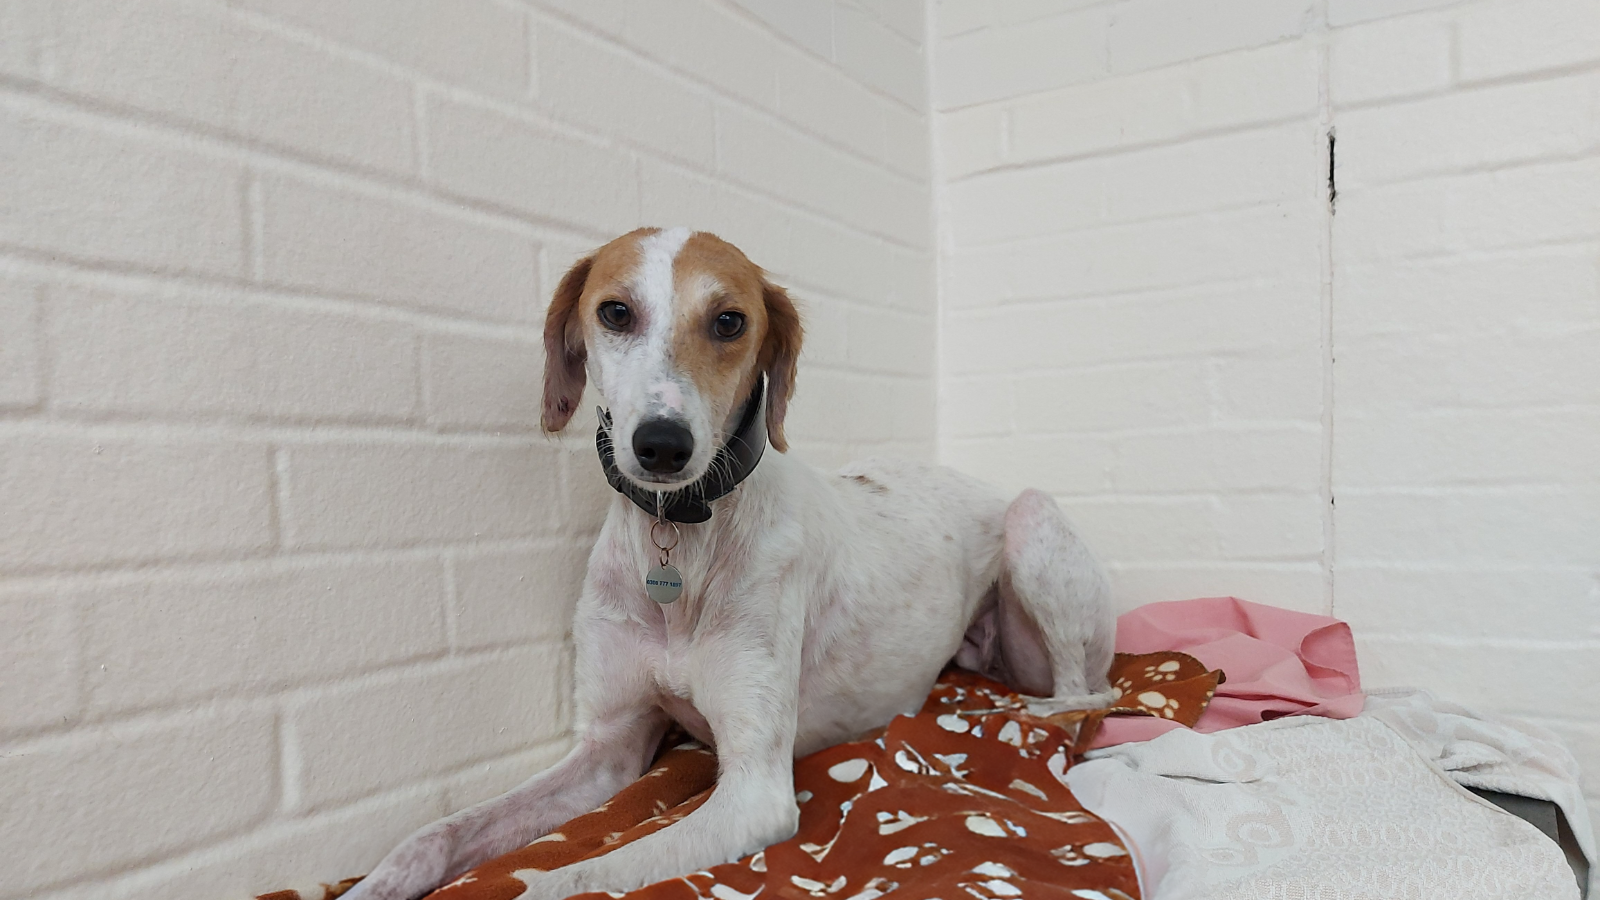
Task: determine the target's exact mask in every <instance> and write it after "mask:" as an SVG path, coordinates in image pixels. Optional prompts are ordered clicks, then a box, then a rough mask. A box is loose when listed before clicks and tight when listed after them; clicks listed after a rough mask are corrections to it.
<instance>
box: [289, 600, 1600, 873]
mask: <svg viewBox="0 0 1600 900" xmlns="http://www.w3.org/2000/svg"><path fill="white" fill-rule="evenodd" d="M1117 650H1118V653H1117V656H1116V661H1115V663H1114V665H1113V668H1112V672H1111V677H1112V682H1113V685H1114V687H1115V688H1116V691H1117V693H1118V697H1119V699H1118V700H1117V701H1116V702H1115V703H1114V704H1113V708H1112V709H1110V710H1101V711H1095V712H1089V713H1066V714H1061V715H1057V716H1050V717H1047V718H1039V717H1035V716H1033V715H1031V714H1029V713H1028V712H1027V710H1026V706H1025V700H1024V698H1022V697H1020V696H1018V695H1016V694H1015V693H1012V692H1010V691H1009V690H1008V689H1006V688H1005V687H1003V686H1001V685H999V684H996V683H994V682H992V681H988V680H986V679H984V678H982V677H980V676H978V675H975V674H972V673H970V672H964V671H961V670H959V669H951V670H949V671H947V672H946V673H945V674H944V676H943V677H941V678H940V680H939V682H938V683H937V684H936V685H935V688H934V690H933V692H932V694H931V695H930V696H929V698H928V700H927V703H926V704H925V705H924V707H923V709H922V710H921V712H920V713H918V714H917V715H915V716H902V717H899V718H896V719H895V720H894V721H893V722H891V723H890V724H889V725H888V727H887V728H886V729H884V730H882V732H881V733H876V734H872V735H868V736H866V737H864V738H863V739H861V740H859V741H855V742H852V743H847V744H841V745H839V746H836V747H831V748H829V749H827V750H823V751H820V752H818V753H815V754H812V755H811V756H808V757H806V758H804V759H802V760H799V761H797V762H796V764H795V789H796V791H797V799H798V800H799V801H800V830H799V833H798V834H797V835H796V836H795V837H794V838H793V839H791V840H789V841H785V842H783V843H781V844H776V845H774V846H772V847H768V848H767V849H766V850H764V851H762V852H759V853H756V854H754V855H753V856H750V857H747V858H745V859H742V860H739V861H737V862H734V863H729V864H727V865H723V866H716V867H714V868H712V869H709V870H706V871H703V872H697V873H694V874H692V875H689V876H686V877H683V878H678V879H672V880H669V881H664V882H659V883H657V884H653V885H649V886H647V887H644V888H641V889H639V890H636V891H633V892H630V893H628V894H625V895H618V894H612V895H610V896H612V897H627V898H631V900H680V898H681V900H691V898H714V900H752V898H754V897H757V896H771V897H784V898H811V897H815V898H827V900H876V898H878V897H882V896H884V895H886V894H890V893H894V894H896V895H897V896H900V897H905V898H907V900H927V898H942V900H957V898H960V900H967V898H974V900H1009V898H1016V897H1029V898H1032V897H1039V898H1049V897H1062V898H1082V900H1131V898H1137V897H1143V898H1145V900H1222V898H1228V900H1254V898H1262V900H1266V898H1285V900H1287V898H1317V900H1366V898H1380V897H1381V898H1390V897H1406V898H1439V900H1477V898H1483V900H1489V898H1502V897H1539V898H1551V900H1566V898H1574V900H1575V898H1578V897H1580V888H1579V878H1582V877H1583V876H1582V875H1578V876H1577V877H1574V876H1575V872H1582V871H1583V870H1584V867H1585V866H1590V867H1591V868H1592V863H1593V861H1594V859H1595V846H1594V837H1593V834H1592V831H1591V828H1590V823H1589V819H1588V812H1587V809H1586V808H1585V806H1584V802H1583V796H1582V794H1581V792H1580V790H1579V788H1578V772H1577V765H1576V762H1575V761H1574V760H1573V758H1572V756H1571V754H1570V753H1569V752H1568V751H1567V750H1566V748H1565V747H1564V746H1562V744H1561V742H1560V741H1559V740H1558V739H1556V738H1555V737H1554V736H1553V735H1550V734H1549V733H1547V732H1545V731H1543V730H1542V729H1539V728H1538V727H1537V726H1532V725H1526V724H1523V723H1516V722H1511V721H1509V720H1497V719H1489V718H1485V717H1481V716H1477V715H1474V714H1473V713H1472V712H1471V711H1469V710H1466V709H1464V708H1462V707H1459V706H1454V705H1452V704H1448V703H1444V702H1442V701H1439V700H1436V699H1434V698H1433V697H1431V696H1429V695H1427V694H1425V693H1423V692H1420V691H1410V690H1401V691H1373V692H1368V693H1363V691H1362V689H1361V684H1360V677H1359V673H1358V670H1357V666H1356V655H1355V645H1354V641H1353V639H1352V637H1351V634H1350V629H1349V627H1348V626H1347V625H1345V624H1344V623H1342V622H1339V621H1338V620H1335V619H1331V618H1328V617H1325V616H1314V615H1308V614H1304V613H1297V612H1292V611H1289V610H1283V609H1277V608H1274V607H1269V606H1263V605H1260V604H1254V603H1247V602H1244V601H1241V600H1236V599H1233V598H1208V599H1203V600H1188V601H1180V602H1173V603H1156V604H1150V605H1148V606H1145V607H1141V608H1139V609H1137V610H1134V611H1133V612H1130V613H1127V614H1125V615H1124V616H1122V617H1121V619H1119V620H1118V632H1117ZM664 747H665V748H666V749H664V751H663V752H662V753H661V754H660V756H659V757H658V759H657V760H656V762H655V764H654V766H653V767H652V768H651V770H650V771H649V772H648V773H647V774H646V775H645V776H644V777H643V778H641V779H640V780H639V781H638V782H636V783H635V784H634V785H632V786H631V787H629V788H627V789H626V790H624V791H623V792H622V793H621V794H619V795H618V796H617V797H616V798H614V799H613V800H612V801H611V802H610V803H608V804H606V805H605V806H604V807H602V808H601V809H599V810H596V811H595V812H592V813H589V814H587V815H585V816H580V817H578V818H577V819H574V820H572V821H571V822H568V823H567V824H566V825H564V826H563V827H562V828H560V829H558V830H557V831H556V832H554V833H552V834H551V835H548V836H546V837H545V838H541V839H540V840H539V841H536V842H535V843H533V844H531V845H530V846H528V847H525V848H523V849H521V850H518V851H514V852H512V853H509V854H507V855H505V856H503V857H501V858H499V859H496V860H493V861H491V862H489V863H486V864H485V865H483V866H480V867H479V868H478V869H475V870H473V871H472V872H469V873H467V875H465V876H463V877H462V878H461V879H459V880H457V881H456V882H455V883H453V884H451V885H447V886H445V887H443V888H440V889H439V890H437V891H435V892H434V893H433V894H431V895H429V900H511V898H515V897H517V896H518V895H519V894H520V893H521V892H522V889H523V887H524V884H523V882H522V881H521V880H520V879H519V878H518V877H517V874H516V873H517V872H518V871H519V870H527V869H543V870H548V869H551V868H555V867H558V866H562V865H566V864H568V863H572V862H576V861H578V860H581V859H586V858H589V857H592V856H597V855H600V854H604V853H606V852H608V851H610V850H612V849H614V848H616V847H619V846H622V845H623V844H626V843H628V842H629V841H633V840H637V839H638V838H640V837H642V836H644V835H646V834H649V833H651V832H652V831H655V830H657V829H660V828H663V827H666V826H667V825H669V824H671V823H672V822H675V821H677V820H678V819H681V818H682V817H684V816H686V815H688V814H689V813H691V812H693V811H694V810H695V809H696V808H698V806H699V805H700V804H701V803H703V802H704V800H705V799H706V797H708V796H709V795H710V793H711V791H712V790H713V789H714V788H715V780H716V760H715V757H714V755H713V754H712V752H711V751H710V750H708V749H707V748H705V747H703V746H701V745H699V744H697V743H695V742H693V741H688V740H686V739H684V738H682V737H681V736H680V737H677V738H674V739H673V740H671V741H669V742H667V743H666V744H664ZM1080 755H1081V761H1080ZM1469 788H1470V789H1472V790H1470V791H1469V790H1468V789H1469ZM1472 791H1495V792H1501V793H1503V794H1507V795H1513V798H1512V799H1515V798H1532V800H1534V801H1538V802H1544V801H1548V803H1547V804H1546V805H1547V806H1549V807H1550V808H1551V809H1552V810H1559V816H1558V818H1559V819H1560V834H1559V835H1556V834H1554V833H1552V834H1550V835H1549V836H1547V834H1546V833H1542V832H1541V828H1539V827H1535V825H1533V824H1530V822H1529V821H1526V820H1524V819H1523V818H1519V817H1518V816H1516V815H1513V814H1511V813H1509V812H1506V811H1505V810H1504V809H1502V808H1501V806H1498V805H1496V804H1495V803H1491V802H1489V801H1488V800H1486V799H1484V798H1483V797H1480V796H1478V795H1477V794H1475V793H1473V792H1472ZM1552 831H1553V829H1552ZM1558 839H1559V840H1560V841H1561V843H1559V844H1558ZM1564 850H1565V852H1564ZM354 882H355V880H354V879H351V880H347V881H345V882H341V883H339V884H336V885H323V886H321V887H320V888H319V889H316V890H314V891H309V892H308V891H299V892H296V891H279V892H276V893H272V894H263V895H261V896H260V898H259V900H331V898H334V897H338V896H339V895H340V894H342V893H343V892H344V891H345V890H347V889H348V888H349V887H350V885H352V884H353V883H354ZM586 896H589V897H595V898H598V897H605V896H607V895H604V894H593V895H586Z"/></svg>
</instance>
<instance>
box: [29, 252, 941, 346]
mask: <svg viewBox="0 0 1600 900" xmlns="http://www.w3.org/2000/svg"><path fill="white" fill-rule="evenodd" d="M540 246H541V248H543V247H546V246H548V245H547V244H545V243H544V242H543V241H541V242H540ZM597 246H598V244H597ZM0 274H5V275H10V276H12V277H15V278H20V279H27V280H35V281H39V282H42V283H44V282H60V281H63V280H64V281H66V282H68V283H70V284H72V285H74V286H79V287H82V288H84V289H89V290H104V291H109V292H114V293H119V294H140V295H145V296H147V297H148V298H149V299H152V300H158V301H159V300H178V301H182V302H189V303H200V304H205V305H214V306H217V307H219V308H220V307H223V306H228V305H231V304H232V303H233V302H234V298H233V297H229V298H219V297H217V296H216V295H215V292H216V291H217V290H218V289H223V290H227V291H230V292H232V293H233V294H234V295H243V296H244V298H245V299H246V300H247V302H251V303H257V304H261V305H263V306H270V307H272V308H275V309H281V310H285V311H302V312H309V313H316V314H322V315H329V316H344V317H350V318H365V319H372V320H377V321H384V322H391V323H395V324H403V325H407V326H410V327H412V328H416V329H418V330H419V331H420V332H422V333H424V334H426V335H432V334H440V335H461V336H468V337H479V338H482V339H484V340H502V341H526V342H528V343H530V344H538V343H540V342H542V340H543V313H542V312H541V313H540V315H539V316H538V317H537V318H535V319H529V320H527V321H525V322H515V321H506V320H494V319H483V318H475V317H471V316H464V315H452V314H449V313H447V312H445V311H443V310H442V309H440V308H421V307H416V306H402V305H396V304H395V303H393V302H392V301H388V300H382V299H374V298H371V297H366V296H361V295H349V294H346V295H341V294H334V293H316V292H314V291H312V290H309V289H304V288H297V287H294V286H292V285H280V284H275V283H264V282H256V281H250V280H245V279H232V278H227V277H223V276H213V275H202V274H196V273H185V272H177V271H150V270H147V269H142V268H139V267H137V266H133V265H124V264H119V263H114V262H98V261H95V260H83V259H78V258H72V257H64V256H62V255H61V254H58V253H53V252H44V251H34V250H29V249H25V248H17V247H8V246H6V245H4V244H3V243H0ZM785 281H786V282H787V283H788V284H789V285H790V286H792V287H793V288H794V289H795V291H796V292H797V293H798V294H799V295H800V300H801V301H802V303H804V302H806V301H807V300H809V299H813V298H814V299H816V300H818V301H821V302H824V303H830V304H837V305H840V306H844V307H846V308H847V309H848V310H852V311H858V312H874V313H891V314H898V315H906V316H931V315H933V313H931V312H927V311H924V310H921V309H916V308H908V307H904V306H898V305H886V304H881V303H874V302H872V301H869V300H866V299H862V298H860V297H851V296H848V295H845V294H840V293H838V292H837V291H835V290H834V289H832V288H826V287H822V286H819V285H817V284H814V283H811V282H808V281H804V280H796V279H793V278H787V279H785Z"/></svg>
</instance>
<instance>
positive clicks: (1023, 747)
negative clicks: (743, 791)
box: [259, 653, 1221, 900]
mask: <svg viewBox="0 0 1600 900" xmlns="http://www.w3.org/2000/svg"><path fill="white" fill-rule="evenodd" d="M1113 678H1114V680H1115V681H1116V682H1117V683H1118V684H1119V686H1120V687H1121V689H1122V699H1120V700H1119V701H1118V702H1117V703H1116V704H1115V705H1114V706H1113V708H1112V709H1109V710H1097V711H1094V712H1087V713H1085V712H1078V713H1064V714H1060V715H1056V716H1051V717H1049V718H1039V717H1035V716H1032V715H1029V714H1028V713H1027V712H1026V710H1025V706H1024V700H1023V698H1022V697H1020V696H1018V695H1017V694H1015V693H1013V692H1011V691H1010V690H1008V689H1007V688H1005V687H1004V686H1002V685H1000V684H998V683H996V682H993V681H989V680H988V679H985V678H983V677H981V676H978V675H975V674H973V673H970V672H966V671H963V670H960V669H951V670H949V671H947V672H946V673H945V674H944V676H943V677H941V678H940V679H939V682H938V683H937V684H936V685H935V687H934V690H933V692H932V693H931V694H930V695H929V697H928V700H927V702H926V704H925V705H924V706H923V708H922V710H921V712H919V713H918V714H917V715H914V716H901V717H898V718H896V719H895V720H894V721H893V722H891V723H890V724H889V726H888V727H887V728H886V729H883V730H882V732H881V733H878V734H873V735H868V736H866V737H864V738H863V739H861V740H858V741H854V742H851V743H846V744H840V745H838V746H835V747H830V748H828V749H826V750H822V751H819V752H817V753H813V754H811V755H810V756H807V757H805V758H804V759H801V760H799V761H797V762H796V763H795V790H796V795H797V799H798V800H799V801H800V829H799V832H798V833H797V834H796V835H795V836H794V837H793V838H791V839H790V840H788V841H785V842H783V843H781V844H776V845H774V846H772V847H768V848H767V849H766V850H764V851H762V852H759V853H756V854H754V855H752V856H749V857H746V858H745V859H742V860H739V861H737V862H734V863H729V864H727V865H722V866H716V867H713V868H711V869H709V870H706V871H703V872H697V873H694V874H692V875H689V876H687V877H684V878H678V879H672V880H669V881H663V882H659V883H657V884H653V885H649V886H647V887H644V888H641V889H639V890H636V891H632V892H630V893H627V894H625V895H622V896H626V897H628V898H630V900H679V898H682V900H689V898H713V900H748V898H751V897H754V896H755V895H757V894H762V895H764V896H775V897H789V898H808V897H817V898H836V900H874V898H877V897H881V896H883V895H885V894H888V893H890V892H895V893H897V894H898V895H899V896H904V897H917V898H929V897H943V898H957V897H974V898H981V900H1010V898H1014V897H1020V896H1027V897H1061V898H1075V900H1131V898H1137V897H1139V890H1138V877H1137V874H1136V872H1135V866H1134V861H1133V858H1132V856H1131V851H1130V849H1129V848H1128V846H1127V845H1126V844H1124V843H1123V841H1122V839H1121V837H1119V835H1118V834H1117V832H1116V830H1115V829H1114V828H1113V827H1112V826H1110V825H1108V824H1106V823H1105V822H1104V821H1102V820H1101V819H1100V818H1098V817H1097V816H1095V815H1093V814H1091V813H1088V812H1086V811H1085V810H1084V809H1083V807H1082V805H1080V804H1079V803H1078V802H1077V800H1076V799H1074V798H1073V796H1072V793H1071V791H1069V790H1068V789H1067V788H1066V787H1065V784H1064V781H1063V778H1064V777H1065V775H1066V772H1067V770H1068V769H1069V768H1070V766H1071V764H1072V760H1073V759H1074V758H1075V756H1076V753H1075V751H1077V750H1081V749H1082V748H1083V747H1085V746H1087V745H1088V744H1089V743H1090V742H1091V741H1092V739H1093V737H1094V735H1095V733H1096V730H1097V729H1098V727H1099V725H1100V723H1101V721H1102V720H1104V719H1106V718H1107V717H1108V716H1111V717H1122V716H1138V717H1152V718H1161V719H1163V720H1166V721H1174V722H1180V723H1182V724H1185V725H1192V724H1194V723H1195V722H1197V721H1198V720H1199V718H1200V715H1201V714H1202V712H1203V711H1204V709H1205V706H1206V703H1207V702H1208V701H1209V700H1210V698H1211V696H1212V694H1213V693H1214V692H1215V690H1216V686H1217V683H1218V681H1219V680H1220V678H1221V673H1220V672H1215V671H1208V670H1207V669H1206V668H1205V667H1204V666H1203V665H1201V664H1200V663H1199V662H1198V661H1196V660H1195V659H1194V658H1193V657H1190V656H1187V655H1184V654H1181V653H1154V654H1138V655H1135V654H1119V655H1118V656H1117V658H1116V664H1115V666H1114V668H1113ZM1141 698H1142V699H1141ZM663 747H664V750H663V752H662V753H661V754H660V755H659V756H658V758H657V760H656V762H655V764H654V765H653V766H652V767H651V769H650V770H649V771H648V772H647V773H646V774H645V775H644V777H642V778H641V779H639V780H638V781H637V782H635V783H634V784H633V785H632V786H630V787H628V788H627V789H625V790H623V791H622V792H621V793H620V794H618V795H617V796H616V797H615V798H613V799H612V800H611V801H610V802H609V803H607V804H605V805H604V806H603V807H601V808H600V809H598V810H596V811H594V812H592V813H589V814H587V815H584V816H579V817H578V818H576V819H573V820H572V821H570V822H568V823H567V824H566V825H564V826H562V827H561V828H558V829H557V830H555V831H554V832H552V833H551V834H549V835H546V836H545V837H543V838H540V839H539V840H538V841H535V842H534V843H533V844H530V845H529V846H527V847H524V848H523V849H521V850H517V851H514V852H512V853H508V854H506V855H505V856H502V857H500V858H498V859H495V860H491V861H490V862H488V863H485V864H484V865H482V866H479V867H478V868H476V869H474V870H472V871H471V872H468V873H467V874H465V875H463V876H462V877H461V878H459V879H457V880H456V881H455V882H453V883H451V884H449V885H446V886H445V887H442V888H440V889H439V890H436V891H434V892H433V893H432V894H430V895H429V900H511V898H514V897H516V896H518V895H519V894H520V893H521V892H522V890H523V887H524V884H523V882H522V881H521V880H520V879H518V878H517V875H516V873H517V872H518V871H519V870H526V869H542V870H549V869H553V868H556V867H558V866H563V865H566V864H568V863H573V862H577V861H578V860H581V859H587V858H589V857H593V856H598V855H601V854H604V853H607V852H609V851H610V850H613V849H615V848H617V847H620V846H622V845H624V844H626V843H628V842H629V841H633V840H637V839H638V838H640V837H642V836H644V835H646V834H649V833H651V832H653V831H655V830H657V829H660V828H664V827H667V826H668V825H670V824H672V823H673V822H675V821H677V820H678V819H681V818H682V817H684V816H686V815H688V814H689V813H690V812H692V811H693V810H694V809H696V808H697V807H698V806H699V805H700V804H701V803H703V802H704V801H705V799H706V798H707V797H708V796H710V794H711V791H712V790H713V789H714V788H715V785H716V758H715V756H714V755H713V754H712V752H711V751H710V750H708V749H707V748H705V747H704V746H702V745H700V744H698V743H696V742H694V741H690V740H686V739H683V738H681V737H669V740H668V741H666V742H664V744H663ZM355 882H356V879H350V880H347V881H344V882H340V883H339V884H331V885H324V886H322V887H321V888H320V889H319V890H317V891H310V892H308V891H277V892H273V893H269V894H262V895H260V898H259V900H332V898H334V897H338V896H340V895H341V894H343V893H344V892H345V891H346V890H348V889H349V888H350V886H352V885H353V884H354V883H355ZM586 896H592V897H595V898H601V897H606V896H607V895H605V894H593V895H586ZM611 896H617V895H611Z"/></svg>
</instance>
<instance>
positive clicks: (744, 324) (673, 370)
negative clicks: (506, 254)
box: [543, 228, 801, 490]
mask: <svg viewBox="0 0 1600 900" xmlns="http://www.w3.org/2000/svg"><path fill="white" fill-rule="evenodd" d="M800 338H801V328H800V317H799V315H798V314H797V313H796V312H795V308H794V304H793V303H791V302H790V300H789V296H788V294H786V293H785V292H784V290H783V288H780V287H777V286H775V285H773V284H772V283H771V282H769V281H768V280H767V278H766V275H765V274H764V273H763V272H762V271H761V269H760V268H759V267H757V266H756V265H755V264H754V263H752V262H750V260H748V259H746V258H745V255H744V254H743V253H741V252H740V251H739V248H737V247H735V246H733V245H732V244H729V243H728V242H726V241H724V240H722V239H721V238H718V237H717V236H715V235H712V234H707V233H705V232H703V231H698V232H691V231H689V230H688V229H686V228H669V229H659V228H641V229H639V230H638V231H634V232H631V233H629V234H625V235H623V236H622V237H619V238H617V239H616V240H614V241H612V242H611V243H609V244H607V245H605V246H604V247H601V248H600V249H599V250H596V251H595V252H594V254H592V255H591V256H588V257H586V258H584V259H581V260H579V261H578V262H577V264H576V265H574V266H573V267H572V269H571V270H570V271H568V272H567V274H566V277H564V278H562V279H561V284H560V286H558V287H557V288H556V293H555V296H554V297H553V298H551V301H550V311H549V313H548V314H547V315H546V317H545V324H544V346H545V368H544V414H543V424H544V429H545V430H546V431H550V432H556V431H560V430H561V429H562V428H565V427H566V424H567V422H568V420H570V419H571V418H572V414H573V412H575V411H576V410H577V406H578V402H579V398H580V396H581V395H582V393H583V387H584V384H585V383H586V381H587V379H589V378H593V379H594V382H595V387H596V389H597V390H599V392H600V394H601V396H603V397H604V398H605V402H606V404H607V405H608V406H609V407H610V410H611V421H612V426H611V438H612V441H613V446H614V447H615V450H616V463H617V468H618V469H620V470H621V471H622V473H623V474H624V475H625V476H627V477H628V478H629V479H631V480H632V481H634V482H636V483H638V484H640V485H644V486H647V487H649V488H651V489H655V490H674V489H677V488H680V487H683V486H685V485H688V484H690V483H692V482H693V481H695V480H696V479H698V478H700V476H702V475H704V474H705V472H706V469H707V467H709V466H710V464H711V460H712V457H714V456H715V455H716V452H717V450H718V449H719V448H720V447H721V446H722V445H723V444H724V443H725V442H726V441H727V439H728V436H729V435H730V434H732V433H733V431H734V430H735V429H736V428H737V426H738V418H739V415H740V413H742V412H743V410H744V403H745V400H746V399H747V398H748V397H749V396H750V395H751V393H752V391H753V390H754V389H755V385H756V380H757V379H758V378H759V377H760V376H761V375H762V374H765V375H766V376H767V412H766V417H767V421H766V425H767V435H768V438H769V439H770V440H771V442H772V446H773V447H775V448H777V449H778V450H780V451H783V450H787V449H788V444H787V442H786V441H785V440H784V436H783V416H784V412H785V411H786V410H787V409H788V405H789V395H790V394H791V393H792V392H793V391H794V377H795V364H796V363H797V362H798V360H799V356H800Z"/></svg>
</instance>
